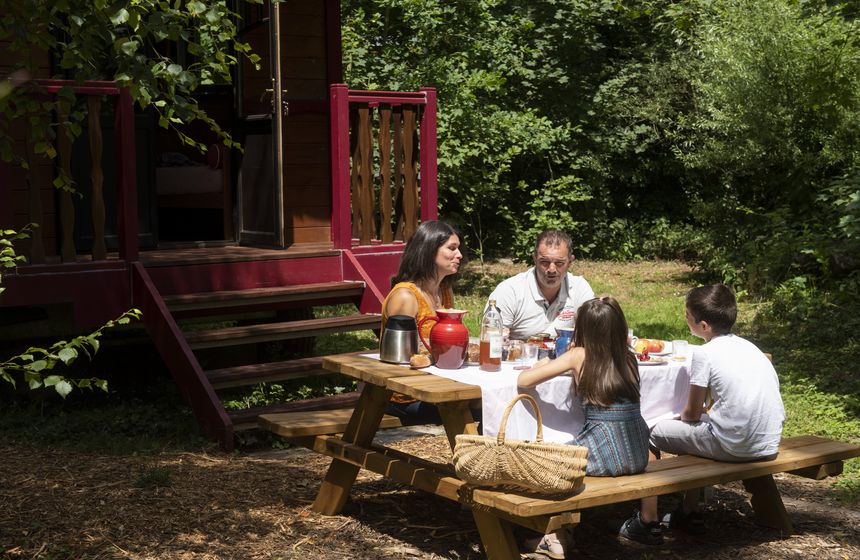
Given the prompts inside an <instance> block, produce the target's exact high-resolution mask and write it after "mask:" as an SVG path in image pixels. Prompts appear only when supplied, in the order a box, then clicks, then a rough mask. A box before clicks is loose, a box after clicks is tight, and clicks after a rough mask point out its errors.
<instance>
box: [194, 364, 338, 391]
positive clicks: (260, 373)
mask: <svg viewBox="0 0 860 560" xmlns="http://www.w3.org/2000/svg"><path fill="white" fill-rule="evenodd" d="M322 361H323V357H322V356H317V357H314V358H301V359H298V360H287V361H284V362H272V363H269V364H251V365H245V366H236V367H228V368H221V369H212V370H209V371H207V372H206V377H207V378H208V379H209V383H211V384H212V387H213V388H215V389H227V388H230V387H244V386H246V385H256V384H257V383H267V382H275V381H288V380H290V379H300V378H304V377H316V376H318V375H332V372H330V371H328V370H326V369H323V367H322Z"/></svg>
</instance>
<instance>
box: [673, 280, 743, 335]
mask: <svg viewBox="0 0 860 560" xmlns="http://www.w3.org/2000/svg"><path fill="white" fill-rule="evenodd" d="M686 305H687V309H688V310H689V311H690V315H692V316H693V319H695V320H696V322H697V323H698V322H700V321H706V322H707V323H708V324H709V325H711V328H712V329H713V330H714V332H715V333H716V334H726V333H730V332H731V331H732V327H733V326H734V324H735V320H736V319H737V318H738V303H737V300H735V294H734V293H732V291H731V290H730V289H729V288H728V287H726V286H724V285H723V284H713V285H711V286H699V287H698V288H693V289H692V290H690V293H688V294H687V303H686Z"/></svg>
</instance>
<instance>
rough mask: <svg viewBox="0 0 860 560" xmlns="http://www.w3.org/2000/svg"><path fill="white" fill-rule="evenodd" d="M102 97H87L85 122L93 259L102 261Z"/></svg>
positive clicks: (103, 247) (105, 255)
mask: <svg viewBox="0 0 860 560" xmlns="http://www.w3.org/2000/svg"><path fill="white" fill-rule="evenodd" d="M101 106H102V98H101V96H100V95H93V94H91V95H89V96H88V97H87V109H88V111H89V114H88V115H87V123H88V124H89V129H90V160H91V161H92V169H91V170H90V180H91V181H92V197H93V198H92V201H91V205H92V213H93V250H92V253H93V260H94V261H102V260H105V259H106V258H107V248H106V247H105V201H104V191H103V189H104V171H103V170H102V124H101V114H100V111H101Z"/></svg>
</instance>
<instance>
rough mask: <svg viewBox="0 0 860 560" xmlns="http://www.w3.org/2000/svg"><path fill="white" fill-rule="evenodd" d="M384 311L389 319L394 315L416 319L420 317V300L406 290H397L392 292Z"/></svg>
mask: <svg viewBox="0 0 860 560" xmlns="http://www.w3.org/2000/svg"><path fill="white" fill-rule="evenodd" d="M384 311H385V315H386V316H387V317H391V316H392V315H409V316H410V317H415V316H417V315H418V299H416V298H415V294H413V293H412V292H410V291H409V290H407V289H406V288H397V289H396V290H394V291H393V292H391V297H389V298H388V302H387V303H386V304H385V310H384Z"/></svg>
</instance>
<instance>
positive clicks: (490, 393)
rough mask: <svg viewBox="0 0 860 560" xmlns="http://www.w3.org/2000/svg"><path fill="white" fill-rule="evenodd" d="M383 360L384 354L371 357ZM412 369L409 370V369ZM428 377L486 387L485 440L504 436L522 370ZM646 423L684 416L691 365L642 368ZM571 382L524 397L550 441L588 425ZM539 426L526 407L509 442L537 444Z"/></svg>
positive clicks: (553, 383) (514, 415) (513, 423)
mask: <svg viewBox="0 0 860 560" xmlns="http://www.w3.org/2000/svg"><path fill="white" fill-rule="evenodd" d="M366 356H367V357H368V358H374V359H379V354H367V355H366ZM403 367H408V366H403ZM423 371H426V372H427V373H430V374H433V375H438V376H440V377H444V378H446V379H453V380H455V381H460V382H462V383H468V384H469V385H478V386H479V387H481V406H482V416H483V418H482V424H483V433H484V435H489V436H494V435H496V434H498V433H499V425H500V424H501V420H502V414H503V412H504V409H505V406H507V404H508V403H509V402H510V401H511V399H513V398H514V397H515V396H517V394H518V393H519V392H520V389H519V388H518V387H517V376H518V375H519V374H520V371H519V370H515V369H514V364H513V363H506V362H502V370H501V371H498V372H486V371H481V370H480V369H478V366H464V367H461V368H460V369H455V370H451V369H439V368H437V367H435V366H430V367H427V368H424V369H423ZM639 378H640V396H641V407H642V417H643V418H644V419H645V421H646V422H647V423H648V426H649V427H651V426H653V425H654V424H656V423H657V422H658V421H660V420H663V419H665V418H672V417H674V416H678V415H679V414H680V413H681V411H682V410H683V408H684V406H685V405H686V403H687V395H688V393H689V389H690V359H689V358H687V360H686V361H684V362H675V361H672V360H671V358H669V362H668V363H667V364H666V365H649V366H640V367H639ZM571 382H572V379H571V378H570V376H566V375H562V376H559V377H555V378H553V379H550V380H549V381H545V382H544V383H541V384H540V385H537V386H536V387H533V388H531V389H522V392H524V393H528V394H530V395H531V396H533V397H535V399H536V400H537V401H538V406H539V407H540V413H541V417H542V420H543V437H544V441H553V442H558V443H566V442H568V441H570V440H571V439H573V438H574V436H575V435H576V434H578V433H579V431H580V430H581V429H582V425H583V424H584V423H585V415H584V413H583V410H582V406H581V405H580V403H579V399H577V398H576V397H575V396H573V395H571V390H570V388H571ZM536 433H537V422H536V420H535V416H534V414H533V413H532V411H531V407H530V406H529V405H528V404H525V403H523V402H522V401H520V402H519V403H517V405H516V406H514V409H513V410H512V411H511V415H510V416H509V417H508V423H507V428H506V429H505V437H506V438H510V439H526V440H533V439H534V438H535V434H536Z"/></svg>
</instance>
